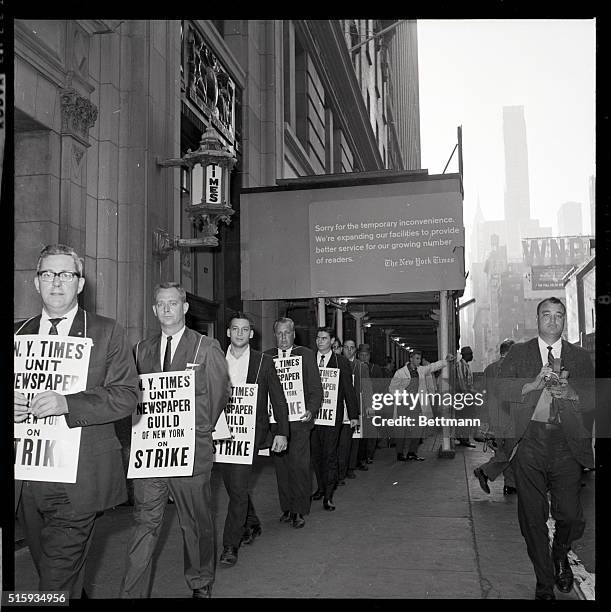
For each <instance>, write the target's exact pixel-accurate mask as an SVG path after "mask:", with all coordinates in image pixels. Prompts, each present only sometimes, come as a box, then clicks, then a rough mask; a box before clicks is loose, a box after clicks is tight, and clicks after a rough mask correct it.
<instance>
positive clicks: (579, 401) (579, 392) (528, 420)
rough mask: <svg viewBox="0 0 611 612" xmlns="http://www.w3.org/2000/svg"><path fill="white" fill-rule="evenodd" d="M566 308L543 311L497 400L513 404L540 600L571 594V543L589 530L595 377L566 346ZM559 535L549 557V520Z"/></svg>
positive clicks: (521, 509)
mask: <svg viewBox="0 0 611 612" xmlns="http://www.w3.org/2000/svg"><path fill="white" fill-rule="evenodd" d="M565 319H566V309H565V306H564V304H563V303H562V302H561V301H560V300H559V299H558V298H555V297H551V298H548V299H545V300H543V301H542V302H540V303H539V305H538V306H537V328H538V332H539V334H538V337H537V338H533V339H532V340H529V341H528V342H525V343H520V344H515V345H514V346H513V347H512V348H511V350H510V351H509V353H508V354H507V356H506V357H505V359H504V361H503V363H502V365H501V368H500V371H499V387H498V388H499V396H500V397H502V398H505V399H507V400H508V401H509V402H510V407H511V414H512V417H513V424H514V427H515V433H514V435H515V438H516V439H517V440H518V443H517V450H516V452H515V456H514V458H513V467H514V472H515V479H516V486H517V489H518V520H519V522H520V530H521V532H522V535H523V536H524V539H525V540H526V546H527V550H528V556H529V557H530V559H531V561H532V563H533V566H534V569H535V574H536V577H537V587H536V591H535V599H542V600H551V599H555V595H554V583H555V584H556V586H557V588H558V589H559V590H560V591H561V592H563V593H568V592H569V591H570V590H571V588H572V586H573V573H572V571H571V568H570V566H569V562H568V557H567V554H568V551H569V550H570V548H571V543H572V542H573V541H574V540H577V539H579V538H580V537H581V536H582V535H583V532H584V529H585V521H584V518H583V511H582V508H581V502H580V499H579V495H580V491H581V469H582V466H583V467H590V468H591V467H593V465H594V461H593V459H594V458H593V453H592V445H591V440H590V436H589V434H588V432H587V431H586V429H585V428H584V426H583V415H584V413H587V412H590V411H592V410H594V384H593V382H594V380H593V379H594V370H593V367H592V362H591V361H590V357H589V355H588V353H587V352H586V351H585V350H584V349H582V348H580V347H577V346H574V345H572V344H570V343H568V342H566V341H565V340H562V331H563V330H564V322H565ZM548 490H549V491H550V493H551V514H552V517H553V518H554V520H555V533H554V541H553V546H552V554H551V556H550V550H549V537H548V528H547V519H548V515H549V504H548V500H547V492H548Z"/></svg>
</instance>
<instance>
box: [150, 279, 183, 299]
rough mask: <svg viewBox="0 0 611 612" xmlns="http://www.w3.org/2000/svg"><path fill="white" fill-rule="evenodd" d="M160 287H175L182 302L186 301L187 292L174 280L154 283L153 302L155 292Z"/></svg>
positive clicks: (159, 289)
mask: <svg viewBox="0 0 611 612" xmlns="http://www.w3.org/2000/svg"><path fill="white" fill-rule="evenodd" d="M162 289H176V290H177V291H178V295H179V296H180V299H181V300H182V301H183V302H186V301H187V292H186V291H185V290H184V288H183V286H182V285H181V284H180V283H177V282H176V281H166V282H165V283H159V284H158V285H155V288H154V289H153V301H154V302H157V294H158V293H159V292H160V291H161V290H162Z"/></svg>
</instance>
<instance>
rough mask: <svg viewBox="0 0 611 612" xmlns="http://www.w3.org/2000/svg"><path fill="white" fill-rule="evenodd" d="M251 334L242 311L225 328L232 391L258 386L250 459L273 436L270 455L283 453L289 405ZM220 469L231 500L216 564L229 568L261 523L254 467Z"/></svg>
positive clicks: (268, 359)
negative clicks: (253, 489) (252, 481)
mask: <svg viewBox="0 0 611 612" xmlns="http://www.w3.org/2000/svg"><path fill="white" fill-rule="evenodd" d="M253 335H254V329H253V324H252V321H251V319H250V317H249V316H248V315H246V314H244V313H242V312H237V313H236V314H234V315H233V317H232V318H231V321H229V328H228V329H227V337H228V338H229V340H230V343H229V347H228V348H227V355H226V359H227V365H228V367H229V377H230V378H231V384H232V385H233V386H234V387H237V386H240V385H244V384H245V383H246V384H256V385H258V387H257V408H256V416H255V420H256V425H255V443H254V448H253V453H254V456H256V454H257V452H258V450H259V449H260V448H265V447H269V444H270V442H269V441H268V434H273V441H271V451H272V452H273V453H281V452H283V451H284V450H286V447H287V439H288V435H289V416H288V405H287V403H286V399H285V397H284V392H283V391H282V385H281V384H280V380H279V379H278V374H276V368H275V367H274V362H273V361H272V358H271V357H270V356H269V355H265V354H264V353H260V352H259V351H256V350H255V349H253V348H251V347H250V340H251V339H252V337H253ZM268 397H269V400H270V401H271V405H272V410H273V413H274V421H275V422H274V423H273V424H272V426H271V428H270V422H269V416H268V412H267V402H268ZM219 465H220V469H221V473H222V474H223V482H224V483H225V489H226V490H227V494H228V495H229V506H228V507H227V518H226V519H225V529H224V530H223V553H222V555H221V559H220V563H221V565H223V566H225V567H231V566H233V565H235V564H236V562H237V560H238V548H239V546H240V544H251V543H252V542H253V541H254V539H255V538H256V537H257V536H259V535H261V523H260V521H259V518H258V517H257V515H256V513H255V508H254V505H253V503H252V499H251V496H250V493H249V479H250V474H251V471H252V464H237V463H220V464H219Z"/></svg>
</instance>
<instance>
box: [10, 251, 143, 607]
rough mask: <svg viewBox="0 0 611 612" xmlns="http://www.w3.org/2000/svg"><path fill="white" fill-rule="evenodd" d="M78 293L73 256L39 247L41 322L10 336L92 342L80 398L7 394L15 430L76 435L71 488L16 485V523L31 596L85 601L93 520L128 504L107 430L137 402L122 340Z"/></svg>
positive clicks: (80, 279) (79, 268)
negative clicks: (23, 426) (31, 569)
mask: <svg viewBox="0 0 611 612" xmlns="http://www.w3.org/2000/svg"><path fill="white" fill-rule="evenodd" d="M84 285H85V278H84V276H83V262H82V259H81V258H80V257H79V256H78V254H77V253H76V251H75V250H74V249H73V248H71V247H69V246H66V245H63V244H55V245H48V246H46V247H45V248H44V249H43V250H42V251H41V253H40V256H39V258H38V263H37V265H36V276H35V278H34V286H35V287H36V291H37V292H38V293H39V294H40V297H41V299H42V314H40V315H38V316H35V317H32V318H31V319H28V320H27V321H25V322H20V323H17V324H16V325H15V334H17V335H23V334H36V335H38V334H49V335H53V336H55V335H56V336H57V337H58V339H59V341H62V340H66V341H68V340H75V339H76V340H78V338H79V337H80V338H81V339H82V338H91V340H92V341H93V345H92V347H91V353H90V357H89V363H88V373H87V385H86V389H85V390H82V391H80V392H73V393H68V394H66V395H60V394H59V393H58V392H56V391H54V390H46V391H43V392H41V393H38V394H37V395H35V396H34V397H33V399H32V400H31V401H28V399H27V397H26V396H25V395H24V394H23V393H21V392H19V391H15V392H14V397H15V400H14V418H15V423H22V422H25V421H26V420H27V419H29V418H31V417H36V418H37V419H44V418H46V417H60V416H63V419H65V424H66V425H67V426H68V428H70V430H75V429H77V428H80V429H81V432H80V443H79V448H78V454H77V461H78V467H77V472H76V482H57V481H35V480H16V481H15V485H16V490H15V504H16V509H17V516H18V519H19V522H20V524H21V526H22V528H23V530H24V533H25V538H26V541H27V543H28V546H29V548H30V552H31V554H32V559H33V561H34V565H35V567H36V570H37V572H38V576H39V583H38V589H39V590H40V591H67V592H68V595H69V597H70V599H72V598H78V597H81V596H82V595H84V594H85V593H84V590H83V580H84V576H85V565H86V561H87V554H88V551H89V547H90V544H91V541H92V537H93V530H94V525H95V521H96V518H97V517H98V516H100V515H101V514H102V512H103V511H104V510H106V509H107V508H110V507H112V506H117V505H119V504H121V503H122V502H124V501H125V500H126V499H127V491H126V488H125V474H124V471H123V462H122V458H121V445H120V443H119V440H118V439H117V437H116V435H115V429H114V422H115V421H118V420H119V419H122V418H124V417H126V416H129V415H130V414H131V413H132V412H133V410H134V409H135V407H136V403H137V399H138V392H137V389H138V377H137V374H136V369H135V367H134V360H133V358H132V355H131V350H130V345H129V342H128V340H127V337H126V335H125V332H124V331H123V329H122V327H121V326H120V325H119V324H118V323H117V322H116V321H114V320H112V319H108V318H106V317H102V316H99V315H96V314H93V313H91V312H87V311H85V310H83V309H81V308H79V307H78V301H77V299H78V294H79V293H81V291H82V290H83V287H84ZM63 419H62V420H63Z"/></svg>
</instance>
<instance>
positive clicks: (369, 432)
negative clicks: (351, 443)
mask: <svg viewBox="0 0 611 612" xmlns="http://www.w3.org/2000/svg"><path fill="white" fill-rule="evenodd" d="M363 428H364V431H363V437H362V438H361V439H360V441H359V450H358V455H357V462H358V463H365V461H366V460H367V459H373V456H374V455H375V452H376V443H377V441H378V438H377V433H376V430H375V427H373V426H372V425H371V419H367V418H363Z"/></svg>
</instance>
